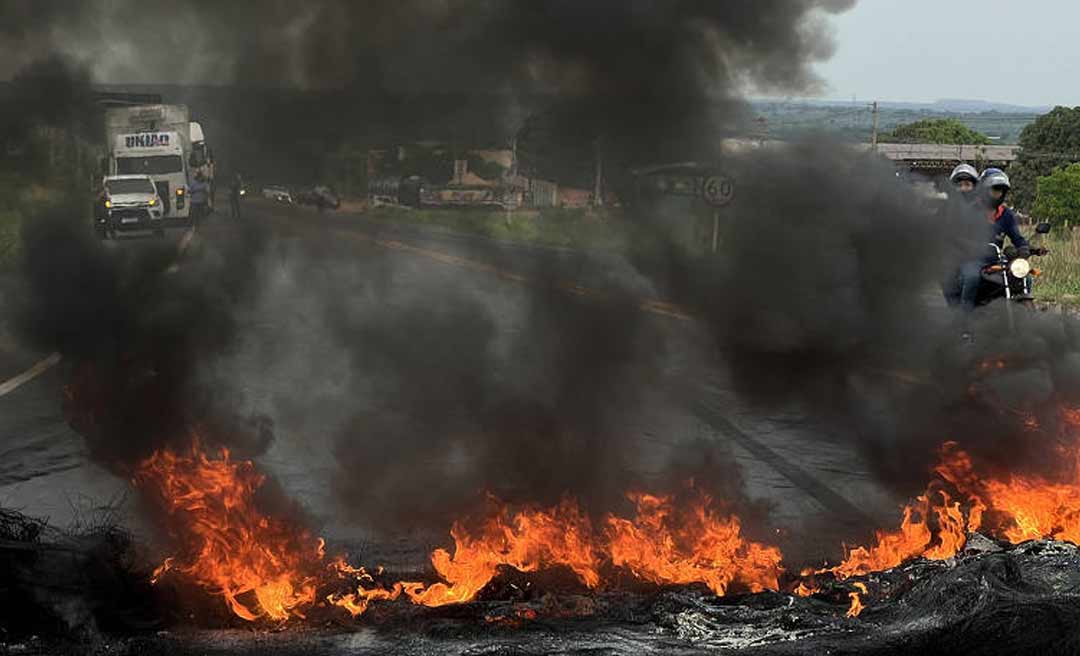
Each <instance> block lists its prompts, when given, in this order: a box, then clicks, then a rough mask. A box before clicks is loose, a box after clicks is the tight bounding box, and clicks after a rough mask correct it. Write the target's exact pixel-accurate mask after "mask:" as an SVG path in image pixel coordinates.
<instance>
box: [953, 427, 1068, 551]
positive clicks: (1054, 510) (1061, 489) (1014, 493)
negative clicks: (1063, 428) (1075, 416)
mask: <svg viewBox="0 0 1080 656" xmlns="http://www.w3.org/2000/svg"><path fill="white" fill-rule="evenodd" d="M1067 416H1071V415H1067ZM1059 450H1060V451H1061V453H1060V456H1061V459H1062V461H1063V462H1068V463H1071V464H1072V468H1071V472H1070V475H1069V476H1068V477H1066V479H1065V480H1062V481H1053V480H1050V479H1048V478H1046V477H1043V476H1020V475H1009V476H1008V477H1007V478H1004V479H995V478H981V477H979V476H978V475H977V474H976V473H975V471H974V466H973V464H972V461H971V457H970V456H969V455H968V454H967V453H966V452H964V451H962V450H959V449H958V448H957V446H956V444H955V443H951V442H950V443H946V444H945V445H944V446H943V447H942V462H941V464H940V465H939V466H938V467H937V472H938V473H939V474H940V475H941V476H942V478H944V479H946V480H947V481H949V482H950V483H952V484H953V485H955V486H956V487H957V489H960V490H962V491H963V492H964V493H966V494H968V495H969V496H970V497H971V498H972V500H973V504H975V505H976V506H977V507H978V509H979V512H978V515H977V518H975V519H974V520H973V521H972V522H969V523H973V524H974V525H975V527H978V526H979V525H980V524H981V523H982V513H983V512H984V511H985V510H987V509H992V510H994V511H995V512H996V513H997V514H998V515H999V516H1000V517H1002V518H1003V519H1004V521H1003V523H1001V524H1000V525H997V526H994V527H991V531H992V532H993V534H995V535H997V536H998V537H1002V538H1005V539H1006V540H1008V541H1009V542H1012V543H1014V544H1016V543H1019V542H1023V541H1025V540H1035V539H1053V540H1065V541H1068V542H1073V543H1077V544H1080V446H1077V445H1073V446H1070V447H1060V449H1059ZM974 515H975V513H973V516H974Z"/></svg>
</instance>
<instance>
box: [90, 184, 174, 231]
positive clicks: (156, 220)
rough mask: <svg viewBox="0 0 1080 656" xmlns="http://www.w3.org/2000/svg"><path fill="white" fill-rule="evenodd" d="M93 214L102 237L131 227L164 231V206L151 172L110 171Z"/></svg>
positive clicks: (131, 228)
mask: <svg viewBox="0 0 1080 656" xmlns="http://www.w3.org/2000/svg"><path fill="white" fill-rule="evenodd" d="M94 214H95V229H96V230H97V233H98V235H99V236H101V237H109V236H115V235H117V234H118V233H120V232H122V231H128V230H153V231H154V232H155V233H158V234H162V231H163V230H162V229H163V218H164V214H165V209H164V202H163V201H162V199H161V196H160V195H159V193H158V189H157V186H156V185H155V183H154V180H153V179H152V178H151V177H150V176H149V175H135V174H126V175H110V176H106V177H105V179H104V180H103V181H102V189H101V194H100V196H99V197H98V204H97V206H96V208H95V213H94Z"/></svg>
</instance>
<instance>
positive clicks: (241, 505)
mask: <svg viewBox="0 0 1080 656" xmlns="http://www.w3.org/2000/svg"><path fill="white" fill-rule="evenodd" d="M264 480H265V477H264V476H263V475H261V474H259V473H258V472H257V471H256V470H255V466H254V464H253V463H252V462H251V461H240V462H234V461H233V460H231V459H230V457H229V451H228V450H227V449H222V450H221V453H220V457H219V458H210V457H208V456H207V454H206V453H205V452H204V451H203V450H202V448H201V446H200V445H199V443H198V442H197V441H196V442H195V443H194V444H193V445H192V447H191V450H190V451H189V452H188V453H185V454H183V455H178V454H176V453H175V452H173V451H170V450H168V449H164V450H161V451H157V452H155V453H154V454H153V455H152V456H150V457H149V458H147V459H146V460H144V461H143V462H142V463H141V464H140V465H139V466H138V468H137V469H136V472H135V483H136V484H137V485H139V486H140V487H141V488H142V489H144V490H149V491H151V492H153V493H154V498H155V499H156V500H157V501H158V502H159V503H161V504H162V506H163V507H164V509H165V510H166V511H167V512H168V514H169V516H170V519H171V525H170V528H171V529H172V532H173V536H174V538H175V539H176V541H177V542H178V546H179V555H176V556H172V557H170V558H166V559H165V561H164V562H163V563H162V564H161V566H160V567H158V568H157V569H156V570H155V571H154V573H153V577H152V579H151V581H152V582H153V583H157V582H158V581H159V580H160V579H161V577H163V576H165V575H166V573H168V572H171V571H172V572H178V573H181V574H183V575H185V576H186V577H188V578H189V579H191V580H192V581H194V582H195V583H197V584H198V585H200V586H202V587H203V588H205V589H207V590H209V591H211V592H212V593H215V594H218V595H221V596H222V597H223V598H224V599H225V602H226V604H227V605H228V607H229V608H230V609H231V610H232V612H233V613H235V614H236V615H237V616H238V617H241V618H243V619H245V620H248V621H255V620H257V619H260V618H266V619H270V620H276V621H284V620H288V619H289V618H291V617H299V618H303V617H304V609H305V608H306V607H308V606H311V605H312V604H314V603H315V601H316V591H317V589H318V588H319V587H320V586H321V585H324V584H329V583H339V584H340V583H341V581H346V582H348V583H350V584H351V583H352V582H353V581H371V580H372V579H371V577H370V575H368V573H367V572H366V571H364V569H363V568H360V567H352V566H351V565H349V564H348V563H347V562H346V561H345V559H344V557H338V558H336V559H335V560H333V561H332V562H330V563H326V562H325V557H326V554H325V551H324V546H325V543H324V541H323V540H322V538H314V537H312V536H311V534H310V533H308V532H307V531H306V530H304V529H303V528H302V527H299V526H297V525H296V524H294V523H292V522H288V521H285V520H283V519H281V518H279V517H272V516H267V515H265V514H264V513H262V512H261V511H260V510H258V509H257V508H256V507H255V501H254V499H255V493H256V491H257V490H258V489H259V487H260V486H261V485H262V484H263V482H264ZM388 597H389V593H387V592H386V591H380V590H373V591H365V592H364V593H363V594H361V593H360V592H358V593H355V594H349V595H343V596H342V595H330V596H329V597H328V598H327V599H328V601H330V602H331V603H332V604H334V605H337V606H340V607H342V608H344V609H346V610H348V611H349V612H350V613H352V614H353V615H359V614H360V613H362V612H364V611H365V610H366V609H367V607H368V604H370V603H371V602H372V601H374V600H377V599H383V598H388Z"/></svg>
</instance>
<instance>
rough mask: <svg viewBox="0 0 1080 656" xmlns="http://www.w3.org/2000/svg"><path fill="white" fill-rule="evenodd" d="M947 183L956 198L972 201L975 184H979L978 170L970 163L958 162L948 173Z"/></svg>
mask: <svg viewBox="0 0 1080 656" xmlns="http://www.w3.org/2000/svg"><path fill="white" fill-rule="evenodd" d="M949 183H950V184H951V185H952V188H953V191H954V192H955V194H956V195H957V197H958V198H960V199H962V200H964V201H967V202H969V203H970V202H974V200H975V186H976V185H978V184H979V171H978V169H976V168H975V167H974V166H972V165H971V164H959V165H957V167H956V168H954V169H953V170H952V174H950V175H949Z"/></svg>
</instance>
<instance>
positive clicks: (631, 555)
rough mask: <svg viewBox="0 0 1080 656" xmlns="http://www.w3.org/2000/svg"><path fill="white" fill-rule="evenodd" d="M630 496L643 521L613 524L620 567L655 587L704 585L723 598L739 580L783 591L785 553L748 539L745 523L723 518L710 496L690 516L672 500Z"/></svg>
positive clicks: (613, 520)
mask: <svg viewBox="0 0 1080 656" xmlns="http://www.w3.org/2000/svg"><path fill="white" fill-rule="evenodd" d="M628 496H629V498H630V499H631V500H632V501H634V503H635V504H636V505H637V517H636V518H635V519H634V520H633V521H631V520H627V519H620V518H618V517H611V516H609V517H608V519H607V528H608V545H607V547H608V552H609V554H610V558H611V562H612V563H613V564H614V565H615V566H616V567H626V568H627V569H629V570H630V571H631V572H633V573H634V574H635V575H637V576H638V577H639V578H642V579H644V580H646V581H652V582H654V583H660V584H688V583H704V584H705V585H707V586H708V587H709V589H711V590H712V591H713V592H714V593H716V594H717V595H720V596H722V595H723V594H724V593H725V592H727V588H728V586H729V585H730V584H731V583H732V582H733V581H738V582H740V583H743V584H745V585H746V587H747V588H749V589H750V591H752V592H760V591H762V590H765V589H769V590H776V589H777V588H778V587H779V583H778V578H779V576H780V572H781V571H782V568H781V567H780V561H781V558H782V556H781V555H780V550H779V549H777V548H775V547H769V546H765V545H762V544H759V543H757V542H748V541H747V540H745V539H744V538H743V537H742V536H741V535H740V524H739V518H738V517H735V516H733V515H732V516H722V515H720V514H719V513H717V512H716V511H715V510H714V509H713V508H712V507H711V506H712V500H711V499H710V498H709V497H708V496H707V495H705V494H700V495H699V498H698V499H697V501H696V502H695V503H693V504H692V505H691V506H690V508H689V510H688V511H685V512H679V511H678V510H677V509H676V507H675V505H674V504H673V503H672V500H671V498H670V497H659V496H653V495H649V494H630V495H628Z"/></svg>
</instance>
